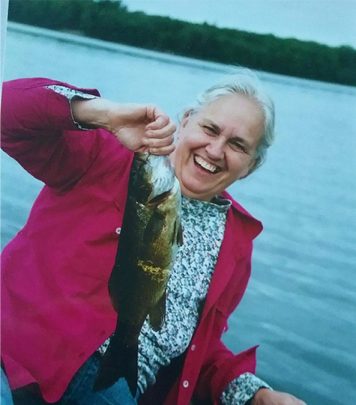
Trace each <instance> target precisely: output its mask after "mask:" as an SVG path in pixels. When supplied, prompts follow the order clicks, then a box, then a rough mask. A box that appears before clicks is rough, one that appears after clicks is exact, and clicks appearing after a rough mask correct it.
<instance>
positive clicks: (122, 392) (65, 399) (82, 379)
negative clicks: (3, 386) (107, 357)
mask: <svg viewBox="0 0 356 405" xmlns="http://www.w3.org/2000/svg"><path fill="white" fill-rule="evenodd" d="M99 365H100V357H99V354H97V353H94V354H93V355H92V356H91V357H90V358H89V359H88V360H87V361H86V362H85V363H84V364H83V366H82V367H81V368H80V369H79V370H78V371H77V373H76V374H75V376H74V377H73V379H72V381H71V383H70V384H69V386H68V388H67V390H66V391H65V393H64V394H63V396H62V398H61V399H60V400H59V401H58V402H56V404H58V405H136V404H137V399H138V395H136V398H134V397H133V396H132V395H131V392H130V389H129V386H128V385H127V382H126V380H125V379H124V378H120V379H119V380H118V381H117V382H116V383H115V384H114V385H112V386H111V387H110V388H108V389H106V390H102V391H96V392H95V391H93V385H94V382H95V379H96V376H97V372H98V368H99ZM14 403H15V405H43V404H46V402H44V401H43V399H41V398H40V397H39V396H38V394H37V395H36V398H35V397H34V394H33V392H29V391H27V392H26V389H23V388H22V389H20V390H16V391H15V392H14Z"/></svg>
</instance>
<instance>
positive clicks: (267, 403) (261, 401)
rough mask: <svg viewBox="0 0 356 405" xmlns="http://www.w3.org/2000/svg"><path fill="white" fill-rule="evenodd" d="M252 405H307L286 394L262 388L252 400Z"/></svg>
mask: <svg viewBox="0 0 356 405" xmlns="http://www.w3.org/2000/svg"><path fill="white" fill-rule="evenodd" d="M251 405H306V403H305V402H303V401H302V400H300V399H298V398H296V397H294V396H293V395H290V394H287V393H285V392H278V391H271V390H269V389H264V388H262V389H260V390H258V391H257V392H256V394H255V395H254V397H253V398H252V401H251Z"/></svg>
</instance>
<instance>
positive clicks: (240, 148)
mask: <svg viewBox="0 0 356 405" xmlns="http://www.w3.org/2000/svg"><path fill="white" fill-rule="evenodd" d="M230 145H231V148H232V149H233V150H236V151H240V152H243V153H247V150H246V148H245V146H244V145H242V144H241V143H239V142H230Z"/></svg>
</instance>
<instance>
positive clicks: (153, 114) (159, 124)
mask: <svg viewBox="0 0 356 405" xmlns="http://www.w3.org/2000/svg"><path fill="white" fill-rule="evenodd" d="M147 116H148V119H149V120H150V121H151V122H150V123H149V124H147V126H146V129H147V130H150V129H153V130H155V129H160V128H163V127H164V126H166V125H168V123H169V122H170V118H169V117H168V115H167V114H165V113H164V112H163V111H161V110H159V109H158V108H155V107H153V108H152V110H150V109H148V110H147Z"/></svg>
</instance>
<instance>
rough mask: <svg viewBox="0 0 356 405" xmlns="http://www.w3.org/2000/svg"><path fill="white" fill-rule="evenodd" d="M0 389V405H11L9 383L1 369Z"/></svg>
mask: <svg viewBox="0 0 356 405" xmlns="http://www.w3.org/2000/svg"><path fill="white" fill-rule="evenodd" d="M0 389H1V395H0V404H1V405H13V402H12V396H11V391H10V387H9V383H8V381H7V378H6V375H5V373H4V370H3V369H2V368H1V385H0Z"/></svg>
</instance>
